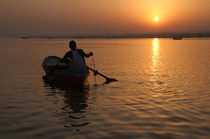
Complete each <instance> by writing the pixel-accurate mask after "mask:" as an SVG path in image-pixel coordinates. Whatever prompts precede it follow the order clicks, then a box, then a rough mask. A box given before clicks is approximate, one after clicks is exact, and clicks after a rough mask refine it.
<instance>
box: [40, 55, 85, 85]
mask: <svg viewBox="0 0 210 139" xmlns="http://www.w3.org/2000/svg"><path fill="white" fill-rule="evenodd" d="M60 61H61V59H60V58H59V57H56V56H48V57H46V58H45V59H44V61H43V63H42V68H43V69H44V71H45V72H46V76H45V77H44V79H45V80H46V81H48V82H50V83H62V84H65V85H70V86H80V87H81V86H85V87H86V86H88V81H87V78H88V76H89V72H87V73H86V74H78V73H72V72H71V71H70V70H69V69H68V66H67V65H66V64H65V63H61V62H60Z"/></svg>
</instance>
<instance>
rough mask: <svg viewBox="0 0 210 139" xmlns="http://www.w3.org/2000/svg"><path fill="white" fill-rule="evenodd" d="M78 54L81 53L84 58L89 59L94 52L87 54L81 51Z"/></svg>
mask: <svg viewBox="0 0 210 139" xmlns="http://www.w3.org/2000/svg"><path fill="white" fill-rule="evenodd" d="M78 52H79V53H80V55H82V56H84V57H87V58H88V57H90V56H92V55H93V53H92V52H90V53H88V54H87V53H85V52H84V51H83V50H82V49H79V50H78Z"/></svg>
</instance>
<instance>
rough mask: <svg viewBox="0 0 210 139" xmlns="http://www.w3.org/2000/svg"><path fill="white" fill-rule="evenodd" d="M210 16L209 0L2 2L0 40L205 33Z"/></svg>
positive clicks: (0, 4) (36, 0)
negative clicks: (30, 37) (40, 36)
mask: <svg viewBox="0 0 210 139" xmlns="http://www.w3.org/2000/svg"><path fill="white" fill-rule="evenodd" d="M209 13H210V0H0V21H1V22H0V36H18V35H79V34H80V35H93V34H99V35H101V34H125V33H129V34H136V33H144V32H171V31H206V30H210V14H209ZM156 16H157V17H159V22H157V23H154V20H153V19H154V17H156Z"/></svg>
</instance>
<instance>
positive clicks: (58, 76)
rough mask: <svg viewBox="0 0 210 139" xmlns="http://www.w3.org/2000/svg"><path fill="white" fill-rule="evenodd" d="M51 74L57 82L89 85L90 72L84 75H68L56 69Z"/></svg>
mask: <svg viewBox="0 0 210 139" xmlns="http://www.w3.org/2000/svg"><path fill="white" fill-rule="evenodd" d="M50 76H52V77H53V78H54V80H55V81H57V82H61V83H65V84H69V85H71V86H88V81H87V79H88V76H89V73H87V74H86V75H84V76H76V75H66V74H62V73H60V72H57V71H55V72H53V73H52V74H51V75H50Z"/></svg>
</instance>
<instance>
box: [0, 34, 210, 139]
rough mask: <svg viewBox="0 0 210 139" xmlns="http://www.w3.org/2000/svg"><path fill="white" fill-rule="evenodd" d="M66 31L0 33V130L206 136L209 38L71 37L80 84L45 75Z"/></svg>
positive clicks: (43, 134) (2, 134)
mask: <svg viewBox="0 0 210 139" xmlns="http://www.w3.org/2000/svg"><path fill="white" fill-rule="evenodd" d="M69 40H71V39H0V49H1V50H0V62H1V68H0V79H1V80H0V138H76V139H77V138H78V139H80V138H81V139H83V138H154V139H156V138H161V139H162V138H170V139H173V138H175V139H180V138H190V139H193V138H194V139H197V138H199V139H200V138H206V139H207V138H210V39H208V38H204V39H196V38H195V39H183V40H172V39H157V38H155V39H76V42H77V44H78V48H82V49H83V50H84V51H85V52H89V51H92V52H93V53H94V59H93V58H92V57H91V58H89V59H86V62H87V63H88V65H89V66H91V63H93V60H94V61H95V65H96V69H97V70H98V71H99V72H101V73H103V74H105V75H106V76H108V77H111V78H116V79H118V80H119V81H118V82H112V83H109V84H104V82H105V80H104V78H102V77H100V76H97V77H96V78H95V77H94V76H93V74H91V75H90V77H89V87H88V88H86V89H76V88H74V89H71V88H69V89H67V88H62V87H60V86H59V87H58V86H52V85H50V84H48V83H45V82H44V81H43V79H42V76H43V75H45V73H44V71H43V70H42V68H41V64H42V61H43V59H44V58H45V57H46V56H50V55H56V56H59V57H62V56H63V55H64V54H65V52H67V51H68V50H69V48H68V41H69Z"/></svg>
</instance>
